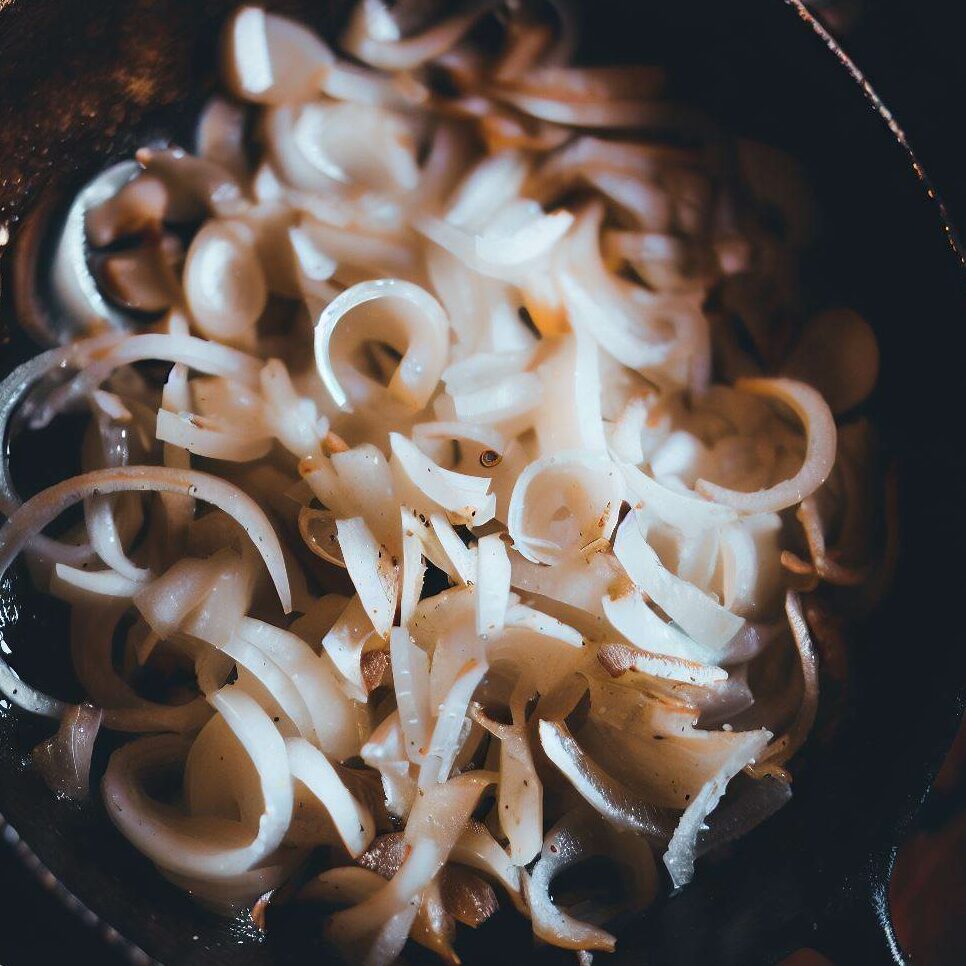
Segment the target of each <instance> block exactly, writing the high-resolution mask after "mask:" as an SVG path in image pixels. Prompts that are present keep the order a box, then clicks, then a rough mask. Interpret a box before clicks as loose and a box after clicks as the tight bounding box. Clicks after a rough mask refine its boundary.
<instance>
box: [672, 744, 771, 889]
mask: <svg viewBox="0 0 966 966" xmlns="http://www.w3.org/2000/svg"><path fill="white" fill-rule="evenodd" d="M734 737H735V739H736V740H735V741H734V742H733V745H732V750H731V753H730V754H729V755H728V757H727V759H726V760H725V761H724V762H723V763H722V765H721V768H720V769H719V771H718V772H717V774H716V775H715V776H714V778H712V779H711V780H710V781H708V782H706V783H705V784H704V785H703V786H702V788H701V791H699V792H698V794H697V795H695V796H694V799H693V800H692V801H691V804H690V805H688V807H687V808H686V809H685V810H684V814H683V815H682V816H681V820H680V821H679V822H678V825H677V828H675V830H674V834H673V835H672V836H671V841H670V842H669V843H668V847H667V852H666V853H665V854H664V864H665V865H666V866H667V870H668V872H670V873H671V881H672V882H673V883H674V888H675V889H680V888H681V886H684V885H687V883H688V882H690V881H691V879H692V877H693V876H694V859H695V853H696V850H697V841H698V835H699V834H700V833H701V830H702V828H703V827H704V821H705V819H706V818H707V817H708V815H710V814H711V812H713V811H714V809H715V807H716V806H717V804H718V802H719V801H721V796H722V795H724V793H725V789H726V788H727V786H728V782H729V781H731V779H732V778H734V776H735V775H737V774H738V772H739V771H741V769H742V768H744V767H745V766H746V765H748V764H750V763H751V762H753V761H755V759H756V758H757V757H758V756H759V755H760V754H761V752H762V751H763V750H764V748H765V746H766V745H767V743H768V739H769V738H770V737H771V736H770V735H769V733H768V732H767V731H765V730H761V731H746V732H744V733H741V734H738V733H735V735H734Z"/></svg>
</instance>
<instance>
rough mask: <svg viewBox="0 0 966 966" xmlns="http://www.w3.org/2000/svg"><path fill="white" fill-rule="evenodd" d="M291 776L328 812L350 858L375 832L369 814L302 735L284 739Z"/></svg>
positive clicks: (321, 755)
mask: <svg viewBox="0 0 966 966" xmlns="http://www.w3.org/2000/svg"><path fill="white" fill-rule="evenodd" d="M285 750H286V751H287V752H288V765H289V770H290V771H291V772H292V778H294V779H295V780H296V781H299V782H302V784H303V785H305V787H306V788H307V789H308V790H309V792H311V794H312V795H314V796H315V797H316V798H317V799H318V800H319V802H320V803H321V804H322V805H323V807H324V808H325V810H326V811H327V812H328V813H329V817H330V818H331V819H332V824H333V825H334V826H335V829H336V832H337V833H338V835H339V838H340V839H341V840H342V843H343V845H345V847H346V850H347V851H348V853H349V855H351V856H352V857H353V858H355V857H356V856H358V855H360V854H361V853H362V852H363V851H365V849H366V848H367V847H368V845H369V843H370V842H371V841H372V838H373V836H374V835H375V824H374V823H373V819H372V815H371V814H370V813H369V810H368V809H367V808H365V807H364V806H363V805H362V804H361V803H360V802H359V801H358V800H357V799H356V798H355V797H353V795H352V794H351V792H350V791H349V790H348V789H347V788H346V787H345V785H344V784H343V783H342V780H341V779H340V778H339V775H338V773H337V772H336V770H335V769H334V768H333V767H332V765H331V764H330V763H329V760H328V759H327V758H326V757H325V755H323V754H322V752H321V751H319V750H318V748H315V747H314V746H313V745H311V744H310V743H309V742H307V741H306V740H305V739H304V738H290V739H289V740H288V741H286V742H285Z"/></svg>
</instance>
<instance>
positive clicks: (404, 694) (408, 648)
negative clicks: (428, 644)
mask: <svg viewBox="0 0 966 966" xmlns="http://www.w3.org/2000/svg"><path fill="white" fill-rule="evenodd" d="M389 657H390V660H391V661H392V676H393V684H394V685H395V689H396V704H397V706H398V708H399V721H400V724H401V726H402V731H403V735H404V736H405V739H406V744H405V752H406V756H407V757H408V758H409V760H410V761H412V762H415V763H416V764H422V762H423V761H424V759H425V757H426V751H427V749H428V747H429V737H430V728H431V722H432V720H433V714H432V711H431V709H430V704H429V660H428V658H427V657H426V652H425V651H423V650H421V649H420V648H418V647H417V646H416V645H415V644H414V643H413V642H412V640H411V639H410V637H409V634H408V633H407V632H406V631H404V630H402V629H401V628H398V627H394V628H393V629H392V633H391V635H390V638H389Z"/></svg>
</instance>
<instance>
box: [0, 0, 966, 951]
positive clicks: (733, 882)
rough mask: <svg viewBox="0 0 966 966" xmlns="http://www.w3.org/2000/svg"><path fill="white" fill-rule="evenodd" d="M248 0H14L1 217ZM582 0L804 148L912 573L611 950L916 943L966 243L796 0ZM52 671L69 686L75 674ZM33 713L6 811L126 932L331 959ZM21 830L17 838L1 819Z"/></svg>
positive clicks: (476, 937) (48, 459)
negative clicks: (682, 870)
mask: <svg viewBox="0 0 966 966" xmlns="http://www.w3.org/2000/svg"><path fill="white" fill-rule="evenodd" d="M233 5H234V3H233V0H88V2H86V3H83V4H81V3H75V2H71V0H6V2H4V0H0V226H3V225H4V224H6V223H9V225H10V234H11V235H12V236H13V242H16V235H17V232H18V224H20V223H22V222H20V221H19V220H22V219H24V218H25V216H27V215H28V214H29V213H30V212H31V211H32V210H34V209H35V208H36V206H37V205H38V204H40V203H42V202H44V201H45V200H47V199H54V198H56V197H57V193H58V192H59V191H66V190H68V189H69V188H70V187H71V186H74V185H76V184H77V183H78V181H79V180H83V178H84V177H86V176H89V175H90V174H92V173H94V172H95V171H97V170H98V169H100V168H101V167H103V166H104V165H106V164H107V163H108V162H110V161H113V160H116V159H119V158H122V157H126V156H129V154H130V152H131V150H132V148H133V147H134V146H135V145H137V144H138V143H141V142H143V140H144V139H145V138H148V137H152V136H158V135H164V136H168V137H172V138H174V139H176V140H182V141H185V140H187V139H188V138H189V135H190V130H191V121H192V119H193V117H194V114H195V112H196V109H197V106H198V104H199V103H200V101H201V99H202V98H203V97H204V95H205V94H206V92H207V91H208V90H210V88H211V85H212V81H213V73H214V71H213V67H214V51H215V38H216V35H217V31H218V25H219V23H220V22H221V20H222V19H223V17H224V15H225V13H226V12H227V11H228V10H229V9H230V8H231V7H232V6H233ZM269 6H272V7H277V8H279V9H283V10H286V11H291V12H294V13H296V14H297V15H300V16H302V17H303V19H307V20H309V21H312V22H315V23H316V24H317V25H318V26H319V27H321V28H323V29H327V30H330V31H331V29H333V28H334V27H335V26H337V23H338V20H339V15H340V13H341V9H342V4H340V3H331V4H323V3H312V2H309V0H306V2H302V3H299V2H294V0H292V2H279V3H272V4H269ZM585 10H586V13H587V14H588V15H587V17H586V20H587V46H588V53H589V54H590V55H591V56H595V57H597V58H606V59H608V60H612V61H633V60H643V61H651V60H658V61H661V62H663V63H665V64H667V65H668V66H669V67H670V68H671V72H672V76H673V78H674V80H675V83H676V85H677V86H678V88H679V89H680V91H681V93H682V95H683V96H684V98H685V99H687V100H691V101H695V102H697V103H699V104H702V105H703V106H705V107H706V108H707V109H708V110H709V111H710V112H711V113H712V114H713V115H715V116H717V117H719V118H721V119H722V120H723V121H724V122H725V123H726V124H727V125H728V126H729V127H731V128H733V129H735V130H737V131H739V132H741V133H745V134H749V135H752V136H756V137H759V138H762V139H765V140H769V141H771V142H773V143H776V144H778V145H780V146H782V147H784V148H786V149H788V150H789V151H790V152H791V153H792V154H794V155H796V156H797V157H799V158H801V159H802V160H803V161H804V162H805V164H806V166H807V168H808V170H809V172H810V175H811V177H812V178H813V179H814V181H815V183H816V185H817V186H818V188H819V194H820V198H821V203H822V208H823V211H824V223H823V232H822V244H821V246H820V250H819V252H818V254H817V256H816V257H815V259H814V260H813V263H812V264H811V266H810V286H811V287H810V292H811V293H812V294H813V295H814V298H815V301H816V304H829V303H831V302H838V303H841V304H846V305H851V306H854V307H855V308H857V309H858V310H859V311H861V312H862V313H863V314H864V315H865V316H866V317H867V318H868V319H869V320H870V321H871V322H872V323H873V325H874V326H875V328H876V330H877V332H878V335H879V339H880V343H881V347H882V354H883V373H882V379H881V384H880V388H879V390H878V392H877V393H876V397H875V400H874V410H875V411H874V413H873V415H874V416H875V418H877V419H878V420H880V421H881V424H882V426H883V427H884V428H885V432H886V436H887V442H888V445H889V447H890V449H891V452H892V453H893V454H894V456H895V457H896V459H897V461H898V464H899V470H900V481H901V487H900V510H901V520H902V553H901V557H900V565H899V569H898V574H897V577H896V581H895V585H894V588H893V590H892V592H891V593H890V595H889V597H888V599H887V600H886V602H885V604H884V605H883V606H882V607H881V608H880V610H879V611H878V612H877V613H876V614H875V615H874V616H873V617H872V618H871V619H870V620H867V621H866V622H865V623H864V624H863V625H862V626H861V627H859V628H858V630H857V640H856V642H855V646H854V650H853V660H852V669H851V675H852V689H851V694H850V701H849V705H848V711H847V714H846V717H845V719H844V720H843V721H842V722H841V724H840V726H839V728H838V730H837V731H836V733H835V734H834V736H833V737H827V738H825V740H823V739H822V737H821V736H820V737H819V738H818V739H816V740H815V741H814V742H813V743H812V744H811V745H810V746H809V748H808V750H807V752H806V754H805V755H804V756H803V760H802V761H801V762H800V763H799V766H798V767H797V768H796V782H795V798H794V799H793V801H792V803H791V804H790V805H789V806H788V807H787V808H786V809H785V810H784V811H782V812H781V813H779V815H778V816H776V817H775V818H774V819H773V820H771V821H770V822H768V823H767V824H766V825H765V826H764V827H762V828H761V829H760V830H758V831H757V832H755V833H754V834H753V835H752V836H751V837H750V838H748V839H746V840H745V841H743V842H741V843H740V844H738V845H737V846H736V847H734V848H733V849H732V850H731V852H730V853H729V854H727V855H725V856H722V857H719V858H717V859H713V860H707V861H705V862H703V863H701V865H700V866H699V870H698V876H697V878H696V881H695V882H694V883H693V884H692V885H691V886H689V887H688V888H687V889H686V890H685V891H684V892H683V893H682V894H681V895H679V896H676V897H674V898H672V899H669V900H665V901H663V902H661V903H660V904H659V905H658V906H656V907H655V908H654V909H652V910H651V911H650V912H648V913H647V915H646V917H645V918H644V919H643V920H642V921H641V922H640V923H637V924H634V925H633V926H631V927H630V928H629V929H628V930H627V933H626V935H625V938H624V942H623V945H622V949H623V952H622V953H620V954H619V955H618V957H617V961H619V962H629V963H630V962H635V963H636V962H641V961H644V960H645V957H646V959H647V961H648V962H651V963H654V964H675V966H678V964H680V966H684V964H692V963H694V964H697V963H702V964H721V966H728V964H736V966H737V964H740V966H749V964H755V963H774V962H775V961H776V960H778V959H780V958H781V957H782V956H783V955H784V954H785V953H787V952H789V951H790V950H792V949H795V948H797V947H798V946H801V945H808V946H813V947H815V948H818V949H820V950H822V951H824V952H826V953H827V954H828V955H830V956H831V957H832V958H833V959H834V960H835V961H836V962H837V963H839V964H840V966H844V964H849V966H851V964H875V963H880V962H901V961H902V958H901V954H900V953H899V951H898V949H897V947H896V945H895V941H894V937H893V935H892V931H891V928H890V925H889V920H888V909H887V904H886V886H887V882H888V876H889V871H890V868H891V865H892V859H893V856H894V854H895V850H896V846H897V843H898V842H899V841H900V840H901V838H902V836H903V833H904V830H905V829H906V827H907V825H908V823H909V822H910V820H911V818H912V816H913V815H914V813H915V811H916V809H917V807H918V805H919V804H920V802H921V801H922V798H923V796H924V795H925V793H926V790H927V788H928V786H929V782H930V780H931V778H932V776H933V774H934V772H935V769H936V767H937V764H938V762H939V761H940V759H941V757H942V755H943V752H944V751H945V749H946V748H947V746H948V744H949V741H950V739H951V735H952V730H953V727H954V724H955V722H956V720H957V718H958V715H959V713H960V711H961V709H962V705H963V701H964V686H963V685H964V679H966V675H964V673H963V672H964V655H966V648H964V643H966V642H964V641H963V632H962V617H961V615H962V609H963V593H964V591H963V581H962V578H963V575H964V574H963V571H964V568H963V567H962V566H961V564H960V563H959V560H960V552H961V551H960V548H962V547H963V546H964V545H966V520H964V513H963V508H962V507H963V501H962V497H961V495H960V491H961V487H962V479H963V476H962V471H963V468H964V457H963V455H962V440H963V434H962V432H961V426H962V415H961V413H962V406H963V402H962V400H963V391H962V384H963V379H962V367H963V360H964V359H966V353H964V351H963V350H964V341H966V340H964V328H963V321H964V311H963V310H964V307H966V305H964V299H963V294H964V291H963V271H962V257H961V252H960V250H959V249H958V248H957V246H956V241H955V238H954V236H953V235H952V233H951V230H950V229H949V228H948V226H947V225H946V224H945V222H944V219H943V214H942V212H941V210H940V208H939V206H938V205H937V203H936V202H935V201H934V200H933V199H931V198H930V197H929V195H928V186H927V184H926V183H925V181H924V179H923V177H922V174H921V172H920V171H919V170H918V169H917V167H916V165H915V163H914V159H913V157H912V155H911V154H910V153H909V151H908V149H907V147H906V146H905V144H904V142H903V138H902V136H901V133H900V132H899V131H898V129H897V128H895V126H893V125H890V123H889V121H888V114H887V113H886V112H885V111H884V110H883V109H882V108H881V106H880V105H879V104H878V103H877V102H876V101H875V99H874V96H873V95H872V94H871V91H870V90H869V89H868V88H867V87H866V86H865V84H864V81H863V79H862V78H861V76H859V75H858V74H857V72H855V71H854V70H853V69H852V68H851V66H850V64H849V63H848V61H847V60H846V59H845V57H844V55H843V54H842V53H841V51H839V50H838V49H837V48H836V47H835V45H834V44H832V43H831V42H830V41H829V40H828V38H827V37H826V36H824V34H823V33H822V31H821V30H820V28H818V27H817V26H816V25H815V24H814V22H813V21H812V20H811V19H810V17H809V16H808V15H807V14H806V13H805V12H804V11H803V10H802V9H801V8H800V7H799V6H797V5H795V4H794V3H785V4H783V3H778V2H776V0H743V2H740V3H732V4H725V3H722V2H721V0H707V2H704V0H674V2H670V3H668V2H665V3H661V4H658V3H648V2H640V3H634V2H632V0H607V2H605V0H594V2H592V3H591V2H588V3H587V4H586V8H585ZM3 234H4V233H3V231H2V230H0V239H2V237H3ZM10 261H11V259H10V258H9V257H4V258H2V259H0V265H2V267H3V269H4V273H5V277H4V288H3V293H2V300H0V310H2V313H3V315H2V321H3V323H4V325H5V326H6V328H7V330H8V333H9V345H7V346H6V348H4V349H3V350H2V351H3V356H2V360H0V370H2V372H6V371H8V370H9V368H10V367H11V366H12V365H13V364H14V362H15V360H18V359H19V358H21V357H23V356H25V355H26V354H28V353H29V352H30V351H31V347H30V346H29V344H28V343H27V341H26V339H25V338H24V337H23V335H22V334H21V333H19V332H18V329H17V323H16V319H15V313H14V308H13V300H12V297H11V296H12V293H11V287H12V286H11V272H10ZM68 448H69V447H60V446H58V445H57V444H56V441H55V439H51V440H50V441H49V443H48V445H46V447H45V448H43V449H41V450H36V449H35V450H34V451H33V453H34V454H36V455H31V454H29V453H28V454H23V455H25V456H26V457H27V458H26V459H24V460H21V463H23V464H27V465H26V469H25V470H23V471H22V474H21V477H22V479H24V480H25V481H26V479H27V478H28V477H29V478H32V481H33V484H34V485H38V484H39V483H41V482H42V481H43V478H45V477H47V478H51V477H53V476H57V475H60V474H62V473H63V472H64V471H65V469H68V468H69V467H66V466H65V465H64V464H63V462H62V461H61V460H59V459H55V458H54V456H53V455H52V454H59V453H60V452H61V451H62V450H64V449H68ZM26 485H27V484H26V482H25V486H26ZM0 605H2V608H0V630H2V634H3V637H4V640H5V642H6V643H7V644H8V645H9V646H10V647H12V648H13V651H14V654H15V659H16V660H17V663H18V666H19V667H20V669H21V670H22V672H23V673H24V674H28V673H29V674H31V675H33V676H34V677H35V679H38V680H40V681H41V682H46V683H48V684H51V686H54V685H53V683H52V682H54V683H56V682H55V681H54V678H53V677H52V675H53V674H54V672H53V671H52V668H54V667H55V666H57V665H58V664H60V663H61V662H63V663H64V664H66V663H67V658H66V649H65V646H64V644H63V641H64V625H63V614H62V613H61V611H60V609H59V608H57V607H56V606H53V605H52V604H51V603H50V602H49V601H46V600H43V599H40V598H38V597H36V596H35V595H33V594H32V593H31V592H30V590H29V589H28V587H27V585H26V582H25V580H24V579H23V577H22V575H21V577H19V578H16V579H14V581H13V582H12V584H9V585H7V586H5V587H4V588H3V595H2V599H0ZM59 686H60V688H61V692H62V693H63V694H64V695H65V696H69V693H70V687H71V684H70V682H67V681H63V682H59ZM44 733H45V732H44V730H43V729H42V728H38V726H37V724H36V723H35V722H32V721H27V720H25V719H24V718H23V717H21V716H19V715H14V714H11V713H4V712H0V776H2V777H0V814H2V815H3V816H4V817H5V818H6V821H7V822H9V823H10V826H12V827H13V828H15V829H16V830H17V832H18V833H19V835H20V836H21V837H22V839H23V841H24V842H25V843H27V845H29V848H30V849H32V850H33V852H34V853H35V854H36V856H37V857H39V859H40V861H41V862H43V863H44V864H45V865H46V866H47V867H48V868H49V869H50V870H51V872H52V873H53V876H54V877H55V878H56V879H57V880H59V882H60V883H62V884H63V886H64V887H65V888H66V889H67V890H69V891H70V892H72V893H73V894H74V895H76V896H77V897H79V899H80V901H81V903H82V904H83V906H85V907H87V909H88V910H90V912H91V913H93V917H89V918H94V917H96V918H97V919H99V920H100V921H101V922H102V923H105V924H109V925H110V926H111V927H113V928H114V929H116V930H117V931H118V932H119V933H120V935H121V936H122V937H124V938H123V939H120V940H118V941H119V942H120V944H121V945H122V946H123V947H124V948H126V949H127V950H128V951H129V952H130V953H131V954H132V955H134V956H137V955H139V953H138V947H140V949H143V950H145V951H146V952H147V954H149V956H150V957H151V958H155V959H157V960H159V961H160V962H162V963H165V964H167V966H174V964H179V966H180V964H189V963H196V964H200V963H229V962H230V963H232V964H235V966H261V964H268V963H279V962H286V961H290V960H292V959H294V957H295V955H296V954H298V953H299V952H301V955H302V956H314V957H315V958H316V960H317V961H318V960H319V959H320V957H319V954H318V953H317V952H315V951H312V950H310V949H308V948H306V947H305V946H304V945H301V946H298V945H296V948H293V944H292V943H287V942H286V941H285V940H284V939H279V938H275V939H271V938H270V939H269V940H268V941H267V942H264V943H258V942H256V941H254V940H252V939H251V938H250V933H246V932H245V931H244V930H242V929H241V928H240V927H239V926H238V925H237V924H227V925H226V924H224V923H222V922H219V921H215V920H213V919H211V918H209V917H207V916H206V915H204V914H203V913H201V912H199V911H197V910H196V909H195V908H194V907H193V906H192V905H191V903H190V902H189V901H187V900H186V899H185V898H184V897H183V896H182V895H181V894H180V893H178V892H176V891H175V890H173V889H172V888H170V887H168V886H167V885H166V884H165V883H163V882H162V881H161V880H160V879H159V878H158V877H157V875H156V874H155V873H154V871H153V869H152V868H151V867H150V865H149V864H148V863H147V862H146V861H144V860H143V859H141V858H140V857H139V856H138V855H136V854H135V853H134V851H133V849H131V848H130V847H128V846H127V845H126V843H124V842H123V841H122V840H121V839H120V837H119V836H118V835H117V833H116V832H115V831H114V830H113V828H112V827H111V826H110V824H109V823H108V822H107V820H106V818H105V817H104V814H103V810H102V809H101V807H100V805H99V804H94V805H92V806H90V807H89V808H88V809H86V810H81V811H78V810H76V809H74V808H70V807H68V806H66V805H65V804H63V803H61V802H58V801H56V800H55V799H54V798H53V797H52V796H51V795H50V794H49V792H48V791H47V790H46V788H45V787H43V786H42V784H41V783H40V781H39V780H38V779H37V778H36V777H35V776H34V775H33V774H31V773H30V772H29V771H26V770H25V769H24V767H23V764H22V762H23V757H24V755H25V753H26V752H27V751H28V750H29V748H30V747H31V746H32V745H33V744H34V743H35V742H36V741H37V740H38V739H39V738H40V737H41V736H42V734H44ZM2 824H3V823H2V821H0V825H2ZM6 837H7V838H8V839H12V838H13V837H14V836H13V835H12V833H11V832H10V829H9V828H8V829H7V834H6ZM511 933H512V936H511ZM195 937H197V938H195ZM510 940H513V944H512V945H511V944H510ZM239 941H241V944H239ZM509 949H516V950H518V952H517V953H516V954H512V953H508V950H509ZM463 952H464V961H467V962H484V961H489V960H491V959H492V958H494V957H499V959H500V960H502V961H503V962H518V961H519V962H522V961H527V962H534V961H535V960H536V959H537V958H539V957H537V956H535V954H534V953H533V952H532V951H531V946H530V943H529V941H528V940H527V939H526V930H525V927H523V926H521V925H518V924H514V923H512V922H506V921H504V920H502V919H498V920H497V921H495V922H494V923H492V924H490V925H488V926H486V927H484V928H483V929H482V930H480V931H479V932H478V933H476V934H473V935H472V936H471V937H470V942H469V943H467V944H465V945H464V949H463ZM550 958H551V959H553V960H554V961H560V962H572V961H573V960H572V958H571V957H569V956H568V955H561V956H560V957H559V959H557V958H556V957H550Z"/></svg>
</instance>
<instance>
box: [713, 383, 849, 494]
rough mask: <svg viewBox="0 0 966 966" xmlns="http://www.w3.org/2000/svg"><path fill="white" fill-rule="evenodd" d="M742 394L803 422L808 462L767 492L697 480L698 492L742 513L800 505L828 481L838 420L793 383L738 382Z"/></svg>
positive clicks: (813, 393)
mask: <svg viewBox="0 0 966 966" xmlns="http://www.w3.org/2000/svg"><path fill="white" fill-rule="evenodd" d="M735 388H736V389H737V390H738V391H739V392H748V393H753V394H755V395H758V396H766V397H768V398H771V399H777V400H778V401H779V402H782V403H784V404H785V405H786V406H788V408H789V409H791V410H792V412H794V413H795V415H796V416H797V417H798V418H799V419H800V420H801V422H802V426H803V428H804V430H805V436H806V440H807V442H806V449H805V458H804V460H802V466H801V468H800V469H799V471H798V472H797V473H796V474H795V475H794V476H792V477H790V478H789V479H787V480H783V481H782V482H781V483H778V484H776V485H775V486H773V487H770V488H769V489H766V490H758V491H757V492H755V493H741V492H739V491H737V490H729V489H726V488H725V487H722V486H718V485H716V484H714V483H709V482H708V481H707V480H698V483H697V485H696V487H695V489H697V491H698V492H699V493H700V494H701V495H702V496H704V497H706V498H707V499H709V500H713V501H714V502H715V503H723V504H725V505H726V506H730V507H734V509H736V510H738V511H739V512H741V513H775V512H778V511H779V510H784V509H785V508H786V507H790V506H794V505H795V504H796V503H801V502H802V500H804V499H805V497H807V496H809V495H811V494H812V493H814V492H815V491H816V490H817V489H818V488H819V487H820V486H821V485H822V484H823V483H824V482H825V480H826V479H827V478H828V475H829V473H831V472H832V466H833V464H834V463H835V446H836V431H835V418H834V417H833V416H832V412H831V410H830V409H829V408H828V405H827V404H826V402H825V400H824V399H822V397H821V396H820V395H819V394H818V393H817V392H816V391H815V390H814V389H812V387H811V386H806V385H805V383H803V382H795V381H794V380H793V379H739V380H738V382H737V383H735Z"/></svg>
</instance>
